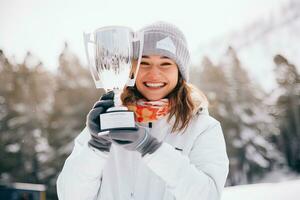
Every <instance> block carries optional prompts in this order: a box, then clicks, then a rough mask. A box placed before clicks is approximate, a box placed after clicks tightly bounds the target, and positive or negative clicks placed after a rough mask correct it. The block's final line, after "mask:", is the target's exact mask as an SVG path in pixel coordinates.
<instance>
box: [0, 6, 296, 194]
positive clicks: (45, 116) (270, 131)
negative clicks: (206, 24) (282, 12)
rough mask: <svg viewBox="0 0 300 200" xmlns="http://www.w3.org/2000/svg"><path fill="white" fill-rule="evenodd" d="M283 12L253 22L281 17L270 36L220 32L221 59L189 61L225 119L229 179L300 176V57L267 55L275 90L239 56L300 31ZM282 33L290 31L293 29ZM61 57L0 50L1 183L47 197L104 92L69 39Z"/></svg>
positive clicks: (256, 27)
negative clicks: (47, 60)
mask: <svg viewBox="0 0 300 200" xmlns="http://www.w3.org/2000/svg"><path fill="white" fill-rule="evenodd" d="M298 8H300V6H299V4H298ZM295 10H297V9H295ZM286 13H288V15H287V16H288V17H287V18H286V19H285V21H284V20H283V17H282V18H280V20H282V21H283V22H286V23H285V24H284V25H283V24H282V23H281V24H280V26H279V25H278V23H277V22H278V21H276V20H274V18H271V19H272V20H271V22H272V23H271V22H270V21H267V22H265V24H262V22H259V23H258V24H256V25H255V24H253V25H252V26H251V27H252V28H251V30H252V31H253V32H255V34H257V33H258V32H259V31H258V30H260V28H259V27H264V29H263V30H262V31H263V32H264V33H265V32H266V29H265V28H266V27H267V26H271V25H270V24H275V25H276V24H277V25H276V26H275V25H274V26H271V27H269V28H270V29H268V30H269V31H271V32H268V35H267V36H266V35H259V34H258V35H259V37H258V38H259V39H257V37H254V36H255V35H254V36H253V37H252V38H251V37H250V39H249V37H247V38H248V39H249V40H246V39H245V37H244V36H245V35H246V34H249V35H251V33H253V32H251V31H249V30H250V29H246V30H245V32H244V33H243V34H242V37H239V39H240V40H237V39H236V38H237V37H236V35H235V37H234V38H235V39H234V40H228V42H227V43H224V40H223V39H221V41H222V42H220V43H219V46H222V49H223V51H221V52H222V53H221V54H220V56H219V58H218V59H217V61H216V60H214V61H213V60H212V59H211V56H210V55H209V54H206V55H204V54H203V55H199V60H200V61H201V62H200V64H193V66H192V68H191V74H190V76H191V82H192V83H193V84H195V85H196V86H197V87H199V88H200V89H201V90H203V91H204V92H205V94H206V95H207V97H208V99H209V101H210V109H209V111H210V114H211V115H212V116H213V117H215V118H216V119H218V120H219V121H221V123H222V127H223V131H224V135H225V139H226V143H227V152H228V155H229V157H230V173H229V176H228V180H227V183H226V185H227V186H231V185H240V184H249V183H257V182H262V181H264V180H267V179H266V177H267V176H268V175H269V174H271V173H272V172H276V171H284V172H286V174H293V175H295V176H299V175H300V76H299V67H300V66H298V65H299V63H294V62H292V61H290V60H289V59H288V58H287V57H286V56H285V50H284V48H285V47H282V52H281V51H280V49H279V50H278V49H277V50H276V52H277V53H270V55H271V56H269V57H268V56H262V60H263V59H264V60H268V63H270V64H271V67H272V69H273V71H274V74H275V77H274V80H275V82H276V86H275V87H274V89H272V90H271V91H265V90H264V89H263V88H262V87H261V85H260V84H259V83H257V82H254V81H253V79H251V78H250V75H249V72H248V70H247V67H245V66H244V65H243V63H246V62H247V56H244V60H243V62H241V59H240V56H239V55H243V54H242V53H241V52H242V51H243V52H244V53H245V52H246V51H245V49H250V47H249V48H248V47H247V46H245V44H247V41H248V42H249V41H250V42H249V44H258V43H259V44H260V45H261V46H260V47H259V48H264V46H265V45H264V43H263V42H262V41H265V40H269V42H268V44H269V43H270V41H271V42H272V41H277V40H282V39H283V36H282V35H281V34H279V33H278V32H281V30H282V27H284V28H285V29H286V27H289V28H292V29H294V30H297V31H299V30H300V27H299V26H300V20H299V19H300V17H299V13H298V14H295V15H292V14H291V10H290V9H289V10H288V12H286ZM295 23H296V24H297V26H296V28H295V25H294V24H295ZM266 24H267V25H266ZM274 27H275V28H274ZM276 27H277V28H276ZM278 27H279V28H278ZM288 30H289V29H288ZM285 32H286V31H285ZM270 33H273V34H271V36H270ZM296 33H297V32H296ZM298 33H299V32H298ZM274 35H277V36H278V37H275V36H274ZM256 36H257V35H256ZM298 36H299V34H298ZM284 37H286V38H290V34H289V32H287V34H286V35H285V36H284ZM253 38H256V40H255V41H254V40H252V39H253ZM242 39H243V40H242ZM241 40H242V41H243V42H241ZM237 41H239V42H237ZM237 43H238V44H243V45H238V44H237ZM274 43H275V42H274ZM290 44H291V46H293V45H294V46H295V45H297V47H296V53H295V52H294V53H295V54H296V55H298V57H299V54H300V47H299V39H298V41H290ZM287 45H288V44H287ZM216 46H218V44H214V48H213V49H214V50H215V48H216ZM291 46H287V47H286V48H290V47H291ZM224 47H225V48H224ZM212 52H214V51H212ZM270 52H271V51H270ZM249 54H251V51H249ZM58 59H59V66H58V68H57V70H56V71H55V72H53V71H50V70H48V69H47V67H46V66H44V65H43V63H42V62H40V61H38V60H37V59H36V58H35V56H34V55H32V54H31V53H30V52H28V53H27V55H26V56H25V58H24V61H23V62H22V63H16V62H15V61H14V60H11V59H8V58H7V56H6V55H5V50H0V163H1V165H0V182H4V183H5V182H26V183H39V184H45V185H46V186H47V198H48V199H57V197H56V188H55V183H56V179H57V176H58V173H59V172H60V170H61V169H62V166H63V164H64V161H65V159H66V157H67V156H68V155H69V153H70V152H71V150H72V148H73V141H72V140H73V139H74V138H75V137H76V136H77V135H78V134H79V133H80V131H81V130H82V129H83V128H84V126H85V119H86V115H87V113H88V111H89V110H90V108H91V107H92V105H93V104H94V102H95V101H97V100H98V98H99V97H100V95H101V91H98V90H96V88H95V86H94V82H93V80H92V77H91V75H90V72H89V70H88V67H87V66H84V65H82V64H81V62H80V60H79V58H78V57H77V56H76V55H75V54H74V53H72V50H71V49H70V48H69V47H68V45H67V44H65V48H64V49H63V50H62V52H61V54H60V56H59V58H58ZM249 59H250V57H249ZM258 62H260V61H258ZM253 67H255V66H253Z"/></svg>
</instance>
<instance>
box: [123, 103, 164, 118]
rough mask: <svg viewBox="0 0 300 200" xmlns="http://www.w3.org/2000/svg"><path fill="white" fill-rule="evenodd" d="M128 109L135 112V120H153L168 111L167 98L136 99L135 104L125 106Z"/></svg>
mask: <svg viewBox="0 0 300 200" xmlns="http://www.w3.org/2000/svg"><path fill="white" fill-rule="evenodd" d="M127 107H128V110H131V111H133V112H134V113H135V117H136V121H137V122H154V121H156V120H158V119H160V118H162V117H164V116H166V115H167V114H168V113H169V111H170V106H169V100H168V99H161V100H158V101H146V100H138V101H137V102H136V104H130V105H128V106H127Z"/></svg>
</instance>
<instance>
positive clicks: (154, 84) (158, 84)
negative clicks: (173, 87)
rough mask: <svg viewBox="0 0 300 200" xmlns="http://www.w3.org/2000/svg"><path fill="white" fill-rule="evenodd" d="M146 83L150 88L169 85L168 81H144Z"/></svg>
mask: <svg viewBox="0 0 300 200" xmlns="http://www.w3.org/2000/svg"><path fill="white" fill-rule="evenodd" d="M144 85H145V86H146V87H149V88H162V87H164V86H165V85H167V83H163V82H161V83H151V82H144Z"/></svg>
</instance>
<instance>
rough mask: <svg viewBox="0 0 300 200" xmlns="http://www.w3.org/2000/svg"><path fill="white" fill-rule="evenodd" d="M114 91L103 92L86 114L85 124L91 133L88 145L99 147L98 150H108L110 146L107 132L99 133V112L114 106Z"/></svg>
mask: <svg viewBox="0 0 300 200" xmlns="http://www.w3.org/2000/svg"><path fill="white" fill-rule="evenodd" d="M113 99H114V92H113V91H110V92H108V93H106V94H104V95H103V96H102V97H101V99H100V100H99V101H97V102H96V103H95V105H94V106H93V108H92V109H91V111H90V112H89V114H88V115H87V120H86V126H87V127H88V130H89V132H90V134H91V139H90V141H89V145H90V146H92V147H94V148H96V149H99V150H100V151H107V152H108V151H109V150H110V146H111V141H110V138H109V136H108V133H107V134H99V133H100V132H101V126H100V116H99V115H100V114H102V113H105V112H106V110H107V109H108V108H110V107H113V106H114V100H113Z"/></svg>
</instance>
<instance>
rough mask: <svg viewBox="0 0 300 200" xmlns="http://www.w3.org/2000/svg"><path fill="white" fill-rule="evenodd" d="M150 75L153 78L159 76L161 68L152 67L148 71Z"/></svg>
mask: <svg viewBox="0 0 300 200" xmlns="http://www.w3.org/2000/svg"><path fill="white" fill-rule="evenodd" d="M148 73H149V74H150V75H152V76H157V75H159V74H160V70H159V67H157V66H156V65H152V66H151V67H150V69H149V71H148Z"/></svg>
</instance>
